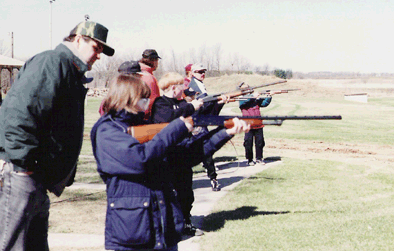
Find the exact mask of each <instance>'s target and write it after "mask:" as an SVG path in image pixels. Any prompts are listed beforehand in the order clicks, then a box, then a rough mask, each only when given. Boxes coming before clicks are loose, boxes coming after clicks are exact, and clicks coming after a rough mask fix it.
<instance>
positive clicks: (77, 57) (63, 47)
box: [55, 41, 89, 74]
mask: <svg viewBox="0 0 394 251" xmlns="http://www.w3.org/2000/svg"><path fill="white" fill-rule="evenodd" d="M55 50H58V51H63V52H66V53H71V54H72V57H71V60H72V62H73V65H74V66H75V67H76V68H77V69H78V71H79V72H80V73H82V74H85V72H87V71H88V70H89V66H88V64H87V63H85V62H83V61H82V59H81V54H80V53H79V52H78V51H77V50H76V49H75V47H74V46H73V45H72V43H71V42H67V41H64V42H63V43H61V44H59V45H58V46H57V47H56V48H55Z"/></svg>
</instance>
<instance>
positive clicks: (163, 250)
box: [117, 245, 178, 251]
mask: <svg viewBox="0 0 394 251" xmlns="http://www.w3.org/2000/svg"><path fill="white" fill-rule="evenodd" d="M155 250H157V249H140V251H155ZM117 251H118V250H117ZM160 251H178V245H175V246H173V247H170V248H166V249H161V250H160Z"/></svg>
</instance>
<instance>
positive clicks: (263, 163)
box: [256, 159, 265, 165]
mask: <svg viewBox="0 0 394 251" xmlns="http://www.w3.org/2000/svg"><path fill="white" fill-rule="evenodd" d="M256 164H260V165H265V162H264V160H261V159H256Z"/></svg>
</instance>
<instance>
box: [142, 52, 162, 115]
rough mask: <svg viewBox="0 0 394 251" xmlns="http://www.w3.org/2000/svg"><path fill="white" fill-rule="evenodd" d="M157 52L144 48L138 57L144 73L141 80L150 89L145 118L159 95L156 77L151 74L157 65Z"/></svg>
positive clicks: (150, 112) (149, 113)
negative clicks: (140, 56)
mask: <svg viewBox="0 0 394 251" xmlns="http://www.w3.org/2000/svg"><path fill="white" fill-rule="evenodd" d="M159 59H161V57H159V54H157V52H156V51H155V50H153V49H146V50H145V51H144V52H143V53H142V58H141V59H140V61H139V62H140V65H141V70H142V72H143V73H144V75H143V76H142V81H144V82H145V83H146V84H147V85H148V86H149V88H150V90H151V95H150V97H149V99H150V101H149V109H148V110H147V111H146V112H145V119H149V117H150V116H151V115H152V106H153V102H155V99H156V98H158V97H160V89H159V86H158V84H157V79H156V78H155V76H153V72H154V71H155V70H156V69H157V67H158V66H159Z"/></svg>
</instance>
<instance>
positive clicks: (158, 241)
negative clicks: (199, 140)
mask: <svg viewBox="0 0 394 251" xmlns="http://www.w3.org/2000/svg"><path fill="white" fill-rule="evenodd" d="M142 118H143V113H141V114H139V115H134V114H130V113H127V112H124V111H122V112H119V113H117V114H115V115H111V114H106V115H104V116H103V117H101V118H100V119H99V120H98V121H97V122H96V124H95V125H94V126H93V128H92V131H91V139H92V147H93V153H94V156H95V158H96V161H97V170H98V172H99V173H100V175H101V177H102V179H103V181H104V182H105V183H106V184H107V200H108V205H107V216H106V224H105V248H106V249H112V250H138V249H143V248H145V249H149V248H151V249H152V248H155V249H163V248H168V247H171V246H174V245H176V244H177V243H178V242H179V241H180V238H181V232H182V229H183V215H182V212H181V210H180V207H179V204H178V202H177V198H176V194H175V192H174V190H173V187H172V184H171V183H170V178H169V175H171V172H169V170H168V168H169V165H168V163H167V162H165V161H164V159H165V157H166V153H167V150H168V148H169V147H170V146H172V145H175V144H177V143H178V142H179V141H180V140H182V139H183V138H184V137H185V136H186V135H188V130H187V128H186V126H185V124H184V122H182V121H181V120H180V119H177V120H174V121H173V122H172V123H171V124H170V125H168V126H167V127H165V128H164V129H163V130H162V131H160V132H159V133H158V134H157V135H156V136H155V137H154V138H153V139H152V140H151V141H148V142H146V143H143V144H140V143H139V142H138V141H137V140H136V139H135V138H134V137H132V136H130V135H129V134H127V131H126V129H127V127H128V126H132V125H140V124H143V123H144V121H143V119H142Z"/></svg>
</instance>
